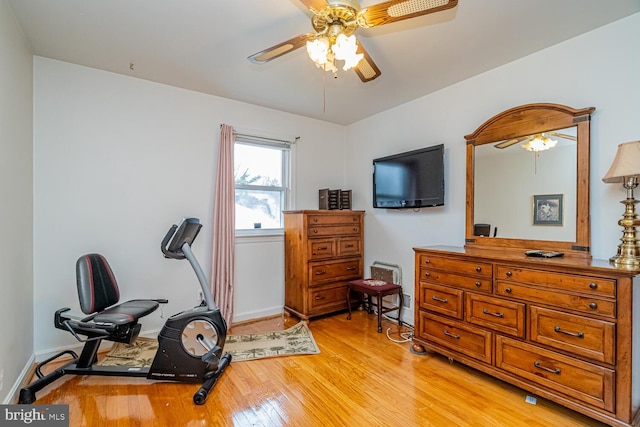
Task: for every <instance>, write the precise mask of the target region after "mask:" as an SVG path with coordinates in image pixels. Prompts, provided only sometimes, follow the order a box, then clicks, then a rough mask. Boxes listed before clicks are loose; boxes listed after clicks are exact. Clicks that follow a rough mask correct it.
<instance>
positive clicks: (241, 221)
mask: <svg viewBox="0 0 640 427" xmlns="http://www.w3.org/2000/svg"><path fill="white" fill-rule="evenodd" d="M290 147H291V145H290V144H288V143H281V142H274V141H272V140H268V139H261V138H254V137H245V136H241V135H237V136H236V142H235V145H234V170H233V175H234V180H235V193H236V194H235V196H236V205H235V209H236V218H235V220H236V234H266V233H267V232H273V231H281V230H282V229H283V215H282V211H283V210H286V209H288V207H289V194H290V173H289V171H290V169H291V161H290V158H291V156H290ZM238 232H239V233H238Z"/></svg>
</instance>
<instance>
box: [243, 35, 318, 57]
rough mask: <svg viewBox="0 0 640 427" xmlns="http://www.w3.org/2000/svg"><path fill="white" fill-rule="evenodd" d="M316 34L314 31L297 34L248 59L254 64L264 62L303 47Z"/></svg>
mask: <svg viewBox="0 0 640 427" xmlns="http://www.w3.org/2000/svg"><path fill="white" fill-rule="evenodd" d="M314 36H315V34H312V33H307V34H300V35H299V36H296V37H294V38H292V39H289V40H287V41H284V42H282V43H278V44H277V45H275V46H271V47H269V48H267V49H265V50H263V51H260V52H258V53H254V54H253V55H251V56H249V57H248V58H247V59H248V60H249V61H251V62H253V63H254V64H264V63H265V62H269V61H271V60H272V59H276V58H278V57H280V56H282V55H284V54H285V53H289V52H291V51H294V50H296V49H298V48H301V47H302V46H304V45H305V44H306V43H307V40H310V39H313V37H314Z"/></svg>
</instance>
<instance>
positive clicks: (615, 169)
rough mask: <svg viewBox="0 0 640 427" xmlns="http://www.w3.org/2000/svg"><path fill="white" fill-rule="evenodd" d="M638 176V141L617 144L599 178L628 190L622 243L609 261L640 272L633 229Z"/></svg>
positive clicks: (639, 249)
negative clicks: (605, 170) (621, 185)
mask: <svg viewBox="0 0 640 427" xmlns="http://www.w3.org/2000/svg"><path fill="white" fill-rule="evenodd" d="M638 177H640V141H632V142H625V143H623V144H620V145H618V152H617V153H616V157H615V159H613V164H612V165H611V167H610V168H609V171H608V172H607V174H606V175H605V176H604V178H602V181H604V182H606V183H620V182H621V183H622V184H623V186H624V188H626V189H627V198H626V200H623V201H622V202H620V203H623V204H624V206H625V210H624V215H623V216H622V219H621V220H620V221H618V224H619V225H620V226H622V227H623V228H624V230H623V231H622V238H621V239H620V240H621V241H622V243H621V244H620V245H618V254H617V255H615V256H613V257H611V258H609V261H610V262H611V263H612V264H614V265H616V266H619V267H625V268H633V269H640V243H639V242H638V238H637V234H636V227H637V226H638V225H640V219H639V218H638V215H637V214H636V203H638V201H637V200H636V199H635V198H634V197H633V189H634V188H636V187H637V186H638Z"/></svg>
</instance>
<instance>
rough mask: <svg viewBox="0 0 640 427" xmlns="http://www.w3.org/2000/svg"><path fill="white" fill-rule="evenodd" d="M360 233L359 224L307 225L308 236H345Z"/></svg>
mask: <svg viewBox="0 0 640 427" xmlns="http://www.w3.org/2000/svg"><path fill="white" fill-rule="evenodd" d="M349 234H360V225H359V224H354V225H327V226H323V227H309V237H310V238H313V237H323V236H345V235H349Z"/></svg>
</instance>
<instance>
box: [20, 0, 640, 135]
mask: <svg viewBox="0 0 640 427" xmlns="http://www.w3.org/2000/svg"><path fill="white" fill-rule="evenodd" d="M379 2H380V0H362V1H361V4H362V6H363V7H366V6H368V5H371V4H376V3H379ZM9 4H10V5H11V7H12V8H13V11H14V13H15V15H16V18H17V20H18V22H19V24H20V26H21V27H22V29H23V31H24V33H25V35H26V37H27V39H28V40H29V42H30V44H31V47H32V49H33V52H34V54H36V55H40V56H44V57H47V58H53V59H58V60H62V61H67V62H71V63H74V64H80V65H85V66H88V67H93V68H98V69H102V70H107V71H112V72H115V73H120V74H125V75H129V76H133V77H138V78H141V79H146V80H151V81H154V82H159V83H165V84H168V85H172V86H177V87H181V88H185V89H191V90H195V91H199V92H203V93H209V94H213V95H217V96H221V97H225V98H231V99H235V100H238V101H244V102H249V103H252V104H257V105H262V106H265V107H270V108H274V109H278V110H282V111H288V112H291V113H295V114H300V115H304V116H308V117H314V118H317V119H319V120H324V121H328V122H333V123H338V124H350V123H353V122H355V121H358V120H360V119H362V118H365V117H369V116H371V115H374V114H376V113H378V112H381V111H384V110H387V109H390V108H393V107H394V106H397V105H400V104H403V103H406V102H408V101H410V100H412V99H415V98H418V97H421V96H424V95H427V94H429V93H432V92H434V91H437V90H438V89H441V88H444V87H446V86H449V85H451V84H454V83H456V82H459V81H461V80H464V79H467V78H469V77H471V76H474V75H477V74H480V73H482V72H484V71H487V70H490V69H492V68H495V67H498V66H500V65H502V64H505V63H508V62H511V61H513V60H515V59H517V58H521V57H523V56H526V55H529V54H531V53H533V52H536V51H538V50H541V49H544V48H546V47H548V46H551V45H554V44H557V43H559V42H562V41H564V40H567V39H569V38H572V37H574V36H577V35H579V34H582V33H585V32H587V31H590V30H592V29H594V28H597V27H600V26H602V25H605V24H607V23H610V22H613V21H615V20H618V19H621V18H623V17H625V16H628V15H631V14H633V13H637V12H640V0H613V1H612V0H459V3H458V6H457V7H455V8H453V9H450V10H447V11H443V12H440V13H436V14H432V15H425V16H422V17H418V18H413V19H409V20H405V21H402V22H398V23H394V24H388V25H385V26H381V27H375V28H371V29H368V30H364V29H359V30H358V32H357V33H356V36H357V37H358V39H359V40H360V41H361V43H362V44H363V45H364V46H365V48H366V49H367V51H368V52H369V54H370V55H371V57H372V58H373V60H374V61H375V62H376V64H377V65H378V67H379V68H380V70H381V71H382V76H380V77H379V78H378V79H376V80H374V81H372V82H369V83H362V82H361V81H360V79H359V78H358V77H357V75H356V74H355V73H353V72H352V71H347V72H345V71H342V70H340V71H339V77H338V78H337V79H334V78H333V77H332V75H331V74H327V76H326V81H323V73H322V71H320V70H319V69H317V68H316V67H315V65H314V64H313V63H312V62H311V60H310V59H309V58H308V56H307V54H306V50H305V49H304V48H301V49H299V50H296V51H294V52H291V53H289V54H287V55H284V56H282V57H280V58H277V59H275V60H273V61H271V62H269V63H267V64H263V65H256V64H252V63H250V62H249V61H248V60H247V56H249V55H251V54H253V53H256V52H258V51H261V50H263V49H265V48H267V47H269V46H272V45H275V44H277V43H280V42H282V41H285V40H287V39H289V38H292V37H294V36H296V35H299V34H302V33H307V32H311V31H313V29H312V27H311V23H310V14H309V12H308V10H307V9H306V8H305V7H304V6H303V4H302V3H301V2H300V1H299V0H245V1H241V0H9ZM131 64H132V65H131ZM325 99H326V105H325ZM323 109H324V110H325V111H323Z"/></svg>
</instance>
